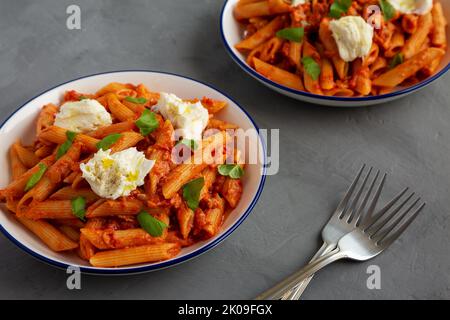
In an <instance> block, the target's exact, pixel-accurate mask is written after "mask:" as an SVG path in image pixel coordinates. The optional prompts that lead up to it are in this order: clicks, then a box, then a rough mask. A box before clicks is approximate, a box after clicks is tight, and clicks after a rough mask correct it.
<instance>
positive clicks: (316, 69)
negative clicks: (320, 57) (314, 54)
mask: <svg viewBox="0 0 450 320" xmlns="http://www.w3.org/2000/svg"><path fill="white" fill-rule="evenodd" d="M302 63H303V66H304V67H305V72H306V73H307V74H309V75H310V76H311V78H312V79H313V80H314V81H315V80H317V79H318V78H319V75H320V72H321V70H320V66H319V64H318V63H317V62H316V61H315V60H314V59H313V58H311V57H304V58H303V59H302Z"/></svg>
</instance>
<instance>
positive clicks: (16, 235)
mask: <svg viewBox="0 0 450 320" xmlns="http://www.w3.org/2000/svg"><path fill="white" fill-rule="evenodd" d="M109 82H123V83H133V84H138V83H143V84H145V85H146V86H147V87H148V88H151V90H153V91H166V92H173V93H175V94H176V95H178V96H180V97H182V98H195V97H198V98H202V97H203V96H207V97H210V98H212V99H219V100H223V101H227V102H228V106H227V108H225V109H224V110H222V111H221V112H220V114H219V118H220V119H223V120H225V121H229V122H232V123H235V124H237V125H238V126H239V127H241V128H242V129H255V130H258V127H257V125H256V124H255V122H254V121H253V119H252V118H251V117H250V115H249V114H248V113H247V112H246V111H245V110H244V109H243V108H242V107H241V106H239V105H238V104H237V103H236V102H235V101H234V100H233V99H231V98H230V97H228V96H227V95H225V94H224V93H222V92H220V91H219V90H217V89H215V88H213V87H211V86H209V85H207V84H204V83H201V82H199V81H196V80H193V79H190V78H187V77H183V76H179V75H175V74H169V73H162V72H153V71H144V70H139V71H118V72H109V73H101V74H96V75H91V76H86V77H83V78H79V79H76V80H73V81H69V82H66V83H63V84H61V85H59V86H57V87H55V88H52V89H50V90H48V91H46V92H44V93H42V94H40V95H38V96H37V97H35V98H33V99H31V100H30V101H28V102H27V103H25V104H24V105H23V106H21V107H20V108H18V109H17V110H16V111H15V112H14V113H13V114H12V115H11V116H10V117H9V118H8V119H7V120H6V121H5V122H4V123H3V124H2V125H1V126H0V141H1V142H2V143H1V144H0V167H1V168H4V170H3V174H2V175H1V176H0V188H4V187H5V186H6V185H8V183H9V181H10V170H9V169H5V168H9V160H8V150H9V147H10V145H11V144H13V143H14V142H15V141H16V140H17V139H21V140H22V142H25V143H31V142H32V141H33V139H34V138H35V129H34V128H35V121H36V118H37V115H38V113H39V111H40V109H41V107H42V106H43V105H44V104H47V103H50V102H52V103H59V101H60V100H61V98H62V95H63V94H64V92H65V91H66V90H72V89H73V90H77V91H79V92H85V93H90V92H92V93H93V92H95V91H97V90H98V89H100V88H101V87H102V86H104V85H106V84H107V83H109ZM259 140H260V141H259V142H260V143H261V148H258V150H259V153H260V154H259V159H263V161H262V163H259V164H252V165H248V166H246V173H245V175H244V177H243V187H244V190H243V194H242V198H241V201H240V202H239V205H238V206H237V207H236V208H235V209H234V210H233V211H232V212H231V213H230V215H229V216H228V217H227V219H226V220H225V221H224V224H223V226H222V229H221V231H220V232H219V234H218V235H216V236H215V237H213V238H211V239H208V240H206V241H202V242H198V243H196V244H194V245H193V246H190V247H187V248H183V249H182V250H181V253H180V254H179V255H178V256H176V257H174V258H173V259H170V260H166V261H162V262H158V263H146V264H139V265H134V266H129V267H122V268H96V267H92V266H90V265H89V264H88V263H87V262H86V261H83V260H81V259H80V258H79V257H78V256H77V255H76V254H73V253H57V252H53V251H52V250H50V249H49V248H48V247H47V246H46V245H45V244H44V243H42V242H41V241H40V239H38V238H37V237H36V236H35V235H33V234H32V233H31V232H29V231H28V230H27V229H26V228H25V227H24V226H23V225H21V224H20V223H18V222H17V220H16V219H14V217H13V216H12V214H11V213H9V212H8V211H7V209H6V208H5V207H4V206H1V207H0V231H2V232H3V234H5V235H6V237H8V238H9V239H10V240H11V241H12V242H13V243H14V244H16V245H17V246H18V247H20V248H21V249H23V250H25V251H26V252H28V253H29V254H31V255H32V256H34V257H36V258H38V259H39V260H41V261H44V262H47V263H49V264H51V265H54V266H57V267H61V268H67V267H68V266H69V265H71V266H78V267H80V270H81V271H82V272H85V273H92V274H131V273H140V272H146V271H151V270H156V269H161V268H165V267H169V266H172V265H175V264H178V263H181V262H184V261H186V260H188V259H191V258H193V257H196V256H198V255H200V254H202V253H204V252H206V251H207V250H209V249H211V248H213V247H214V246H216V245H217V244H219V243H220V242H221V241H222V240H224V239H225V238H226V237H228V236H229V235H230V234H231V233H232V232H233V231H234V230H235V229H236V228H237V227H238V226H239V225H240V224H241V223H242V222H243V221H244V220H245V219H246V218H247V216H248V215H249V213H250V211H251V210H252V209H253V207H254V206H255V204H256V202H257V200H258V198H259V196H260V194H261V192H262V189H263V186H264V181H265V163H266V158H265V150H264V145H263V142H262V141H261V139H259Z"/></svg>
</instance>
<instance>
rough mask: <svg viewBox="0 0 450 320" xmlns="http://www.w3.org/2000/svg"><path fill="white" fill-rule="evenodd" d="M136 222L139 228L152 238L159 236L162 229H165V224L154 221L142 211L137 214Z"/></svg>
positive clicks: (154, 219) (153, 218)
mask: <svg viewBox="0 0 450 320" xmlns="http://www.w3.org/2000/svg"><path fill="white" fill-rule="evenodd" d="M137 220H138V222H139V225H140V226H141V228H142V229H144V230H145V231H146V232H147V233H148V234H150V235H151V236H152V237H159V236H161V235H162V234H163V231H164V229H165V228H167V224H165V223H164V222H162V221H161V220H158V219H156V218H155V217H153V216H152V215H151V214H149V213H148V212H146V211H144V210H143V211H141V212H140V213H139V214H138V216H137Z"/></svg>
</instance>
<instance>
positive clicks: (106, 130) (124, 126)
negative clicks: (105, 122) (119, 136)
mask: <svg viewBox="0 0 450 320" xmlns="http://www.w3.org/2000/svg"><path fill="white" fill-rule="evenodd" d="M135 128H136V125H135V124H134V121H132V120H128V121H124V122H119V123H114V124H112V125H110V126H107V127H101V128H98V129H97V130H95V131H93V132H91V133H89V135H90V136H91V137H94V138H96V139H103V138H104V137H106V136H108V135H110V134H113V133H123V132H125V131H133V130H134V129H135Z"/></svg>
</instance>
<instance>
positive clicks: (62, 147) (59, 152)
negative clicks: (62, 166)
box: [56, 131, 77, 160]
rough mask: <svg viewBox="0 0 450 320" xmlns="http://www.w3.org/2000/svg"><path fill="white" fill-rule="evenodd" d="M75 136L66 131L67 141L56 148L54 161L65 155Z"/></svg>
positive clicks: (71, 132)
mask: <svg viewBox="0 0 450 320" xmlns="http://www.w3.org/2000/svg"><path fill="white" fill-rule="evenodd" d="M76 135H77V133H76V132H73V131H66V137H67V140H66V141H64V143H63V144H62V145H60V146H59V147H58V150H56V160H58V159H59V158H61V157H62V156H63V155H65V154H66V153H67V151H68V150H69V149H70V147H71V146H72V143H73V140H75V137H76Z"/></svg>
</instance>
